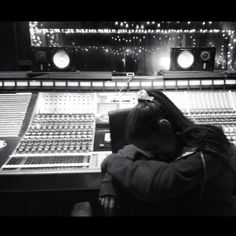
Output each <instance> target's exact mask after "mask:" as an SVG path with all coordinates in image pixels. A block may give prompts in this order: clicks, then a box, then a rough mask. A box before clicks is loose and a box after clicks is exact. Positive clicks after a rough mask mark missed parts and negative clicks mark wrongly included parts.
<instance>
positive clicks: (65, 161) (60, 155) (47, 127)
mask: <svg viewBox="0 0 236 236" xmlns="http://www.w3.org/2000/svg"><path fill="white" fill-rule="evenodd" d="M94 136H95V115H94V114H91V113H84V114H36V115H35V116H34V118H33V122H32V123H31V125H30V127H29V129H28V130H27V132H26V133H25V135H24V137H23V138H22V140H21V141H20V143H19V145H18V147H17V148H16V150H15V152H14V153H13V154H12V155H11V157H12V158H11V159H10V160H9V162H8V163H7V165H5V166H4V167H6V166H10V167H11V168H13V167H15V166H16V165H17V166H18V167H19V168H20V167H21V168H22V167H23V168H27V167H30V168H38V167H39V166H42V165H43V166H44V167H60V166H69V167H70V166H74V167H75V166H77V167H89V162H90V156H91V153H92V151H93V145H94Z"/></svg>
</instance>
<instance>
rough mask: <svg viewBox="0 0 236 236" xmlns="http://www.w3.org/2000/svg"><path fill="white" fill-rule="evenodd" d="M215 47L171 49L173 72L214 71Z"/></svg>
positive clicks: (171, 67)
mask: <svg viewBox="0 0 236 236" xmlns="http://www.w3.org/2000/svg"><path fill="white" fill-rule="evenodd" d="M215 54H216V48H215V47H178V48H171V51H170V70H171V71H213V70H214V66H215Z"/></svg>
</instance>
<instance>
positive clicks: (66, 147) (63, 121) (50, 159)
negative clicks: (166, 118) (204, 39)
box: [2, 91, 236, 171]
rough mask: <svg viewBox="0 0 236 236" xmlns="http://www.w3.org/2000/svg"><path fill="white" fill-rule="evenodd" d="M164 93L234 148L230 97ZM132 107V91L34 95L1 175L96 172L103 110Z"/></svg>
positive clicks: (234, 106) (235, 120) (235, 117)
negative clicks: (29, 116) (28, 119)
mask: <svg viewBox="0 0 236 236" xmlns="http://www.w3.org/2000/svg"><path fill="white" fill-rule="evenodd" d="M164 93H165V94H166V95H167V96H168V97H169V98H170V99H171V100H172V101H173V102H174V103H175V104H176V105H177V106H178V107H179V108H180V109H181V110H182V111H183V113H184V114H185V115H186V116H188V117H189V118H190V119H192V120H193V121H195V122H196V123H198V124H212V125H216V126H220V127H222V129H223V131H224V132H225V134H226V136H227V137H228V139H229V140H230V141H231V142H232V143H234V144H236V102H235V100H236V92H232V91H164ZM135 104H137V99H136V93H135V92H127V93H116V92H105V93H39V95H38V100H37V103H36V106H35V109H34V114H33V116H32V119H31V122H30V124H29V125H28V129H27V131H26V133H25V134H24V136H23V137H22V139H21V140H20V142H19V144H18V145H17V147H16V149H15V150H14V152H13V153H12V155H11V156H10V157H9V159H8V160H7V161H6V162H5V164H4V165H3V166H2V170H9V169H11V170H15V169H17V170H21V169H23V170H28V169H29V170H32V169H33V170H53V171H54V170H63V171H67V170H71V169H72V170H85V171H86V170H87V171H92V170H95V169H96V170H97V171H99V170H100V163H101V161H102V160H103V159H104V158H105V157H106V156H107V155H108V154H109V153H110V151H108V152H106V151H103V152H102V151H98V152H95V151H94V143H95V141H96V140H95V131H96V124H102V125H105V126H106V127H107V129H109V126H108V113H107V112H108V111H110V110H117V109H122V108H132V107H134V106H135ZM102 127H103V126H102ZM103 128H104V127H103ZM105 137H106V135H105ZM100 146H102V144H101V145H100Z"/></svg>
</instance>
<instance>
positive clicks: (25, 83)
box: [0, 15, 236, 219]
mask: <svg viewBox="0 0 236 236" xmlns="http://www.w3.org/2000/svg"><path fill="white" fill-rule="evenodd" d="M32 18H33V17H32ZM124 18H125V17H124ZM160 18H161V17H158V19H157V20H156V19H155V18H154V17H150V18H149V19H148V17H147V16H146V15H145V20H141V19H140V20H137V21H134V20H132V19H130V18H129V19H128V20H125V19H120V17H118V18H117V20H116V19H115V20H100V21H95V20H94V21H85V20H80V21H68V20H65V21H63V20H61V21H54V20H43V19H42V20H37V21H30V20H23V21H19V20H13V21H10V20H9V21H0V217H32V218H33V217H44V218H47V217H68V218H76V219H82V218H86V219H93V218H102V219H105V218H106V219H108V218H109V219H111V218H120V217H121V218H125V217H136V218H137V217H164V218H165V217H177V218H179V217H202V218H204V217H234V216H236V20H232V21H231V20H230V21H228V20H225V21H224V19H223V20H218V19H217V20H215V19H212V20H209V19H208V18H207V20H206V19H205V18H204V17H203V19H202V20H199V19H197V20H191V19H187V20H185V19H184V20H183V19H181V17H179V18H178V17H176V19H174V20H173V19H172V18H170V20H169V21H168V20H167V19H166V17H163V20H160ZM178 20H179V21H178Z"/></svg>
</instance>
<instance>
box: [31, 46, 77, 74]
mask: <svg viewBox="0 0 236 236" xmlns="http://www.w3.org/2000/svg"><path fill="white" fill-rule="evenodd" d="M32 53H33V54H32V71H34V72H44V71H45V72H53V71H76V57H75V48H72V47H32Z"/></svg>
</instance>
